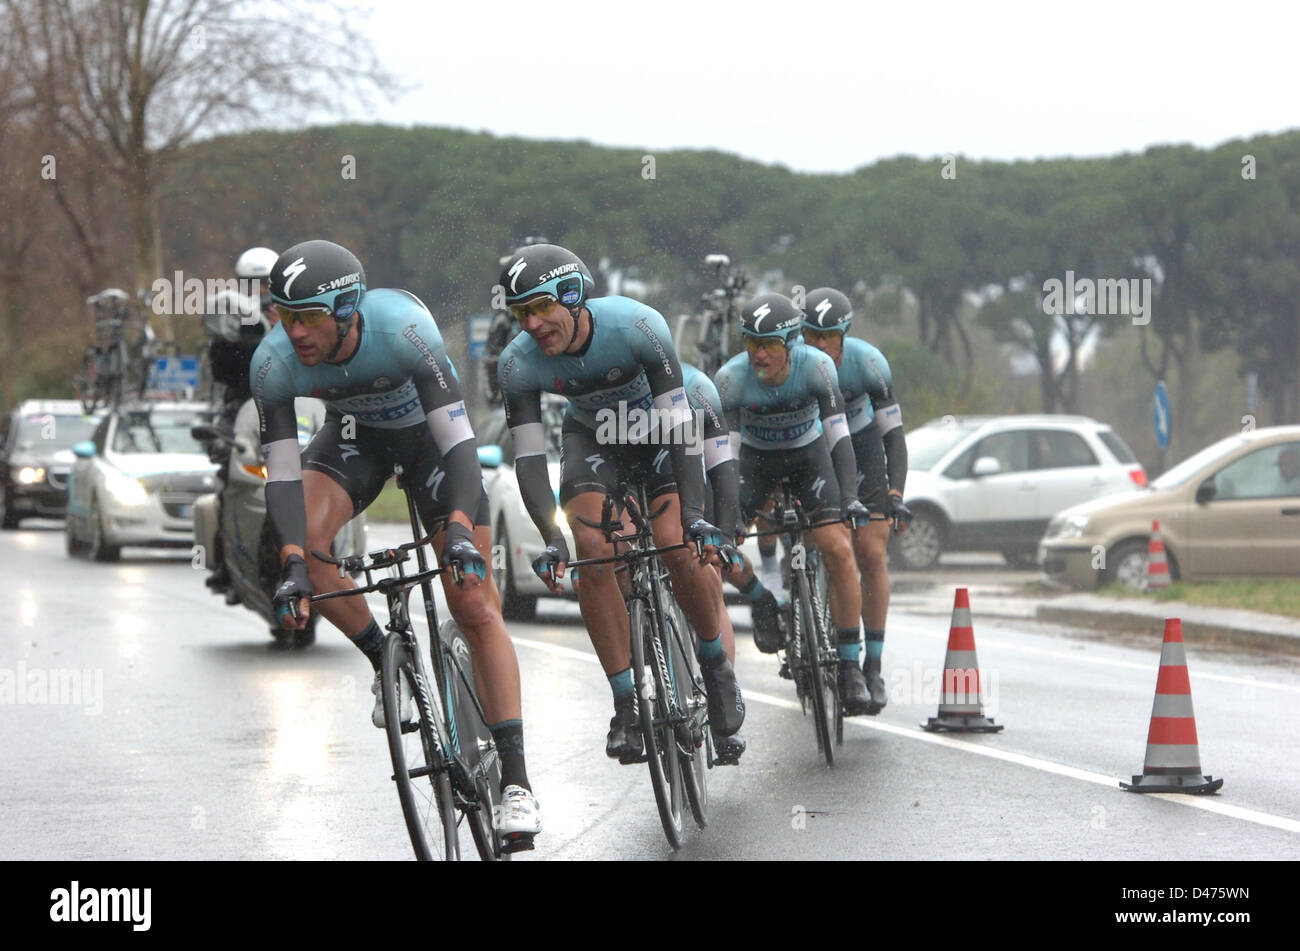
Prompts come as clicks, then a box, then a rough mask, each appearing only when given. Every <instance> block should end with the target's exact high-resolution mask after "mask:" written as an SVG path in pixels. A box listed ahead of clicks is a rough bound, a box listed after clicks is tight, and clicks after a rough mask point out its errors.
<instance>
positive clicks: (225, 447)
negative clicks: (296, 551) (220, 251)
mask: <svg viewBox="0 0 1300 951" xmlns="http://www.w3.org/2000/svg"><path fill="white" fill-rule="evenodd" d="M278 257H279V255H278V254H276V253H275V252H274V251H272V250H271V249H270V248H261V247H258V248H249V249H248V250H247V251H245V252H244V253H243V254H241V255H240V256H239V259H238V260H237V261H236V262H235V276H236V277H237V278H239V283H240V290H239V291H234V290H230V289H227V290H222V291H219V292H218V293H216V294H214V295H213V296H212V297H211V298H209V300H208V306H207V311H208V312H207V313H206V314H204V316H203V329H204V331H205V332H206V333H207V334H208V336H209V337H211V342H210V343H209V344H208V365H209V367H210V368H211V372H212V381H213V383H214V384H216V386H217V387H218V388H219V390H218V391H217V392H216V393H214V398H213V400H212V404H213V409H214V410H215V411H216V415H215V418H214V420H213V428H214V429H216V431H217V434H218V435H219V436H220V437H221V438H220V439H218V440H216V441H215V442H213V443H211V444H210V445H209V447H208V458H209V459H211V460H212V461H213V462H215V463H216V464H217V478H218V479H219V480H220V483H221V485H220V488H219V489H218V491H217V513H216V524H217V530H216V535H215V540H214V542H213V550H212V551H211V552H210V553H209V564H211V566H212V574H211V575H210V576H209V577H208V579H207V581H206V582H205V583H206V584H207V586H208V587H209V588H211V589H212V591H213V593H214V594H222V593H225V592H228V591H229V590H230V571H229V570H228V569H227V568H226V560H225V557H224V544H225V541H224V538H223V537H222V533H221V514H222V513H221V505H222V501H221V500H222V497H223V496H224V494H225V488H226V480H227V468H228V466H229V462H230V450H231V446H232V443H233V441H234V433H235V417H236V415H238V413H239V408H240V407H241V406H243V405H244V404H245V403H246V402H247V401H248V400H250V399H252V396H253V392H252V389H251V387H250V386H249V378H248V364H249V362H250V361H251V360H252V358H253V351H255V350H256V349H257V345H258V344H260V343H261V342H262V337H263V336H265V334H266V331H267V330H269V329H270V328H271V327H272V326H274V324H275V323H276V321H277V320H279V318H278V317H277V316H276V315H275V311H274V309H273V308H272V307H271V296H270V294H271V288H270V283H269V278H270V276H271V268H272V267H273V266H274V265H275V261H276V258H278ZM245 291H247V293H245ZM254 294H256V295H257V296H256V297H255V296H253V295H254ZM228 597H229V596H228Z"/></svg>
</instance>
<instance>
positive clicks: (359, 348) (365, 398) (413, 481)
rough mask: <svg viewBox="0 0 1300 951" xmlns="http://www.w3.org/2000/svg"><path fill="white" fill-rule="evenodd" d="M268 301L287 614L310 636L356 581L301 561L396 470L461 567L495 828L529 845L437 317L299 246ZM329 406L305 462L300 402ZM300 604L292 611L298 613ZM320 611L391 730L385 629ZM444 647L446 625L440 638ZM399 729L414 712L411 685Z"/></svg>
mask: <svg viewBox="0 0 1300 951" xmlns="http://www.w3.org/2000/svg"><path fill="white" fill-rule="evenodd" d="M270 284H271V300H272V303H273V305H274V307H275V309H276V312H277V314H278V315H279V318H280V322H279V323H278V324H277V325H276V326H275V327H273V328H272V329H271V330H270V331H269V332H268V333H267V334H266V336H265V337H264V338H263V339H262V342H261V344H260V345H259V346H258V348H257V350H256V351H255V352H254V354H253V360H252V364H251V367H250V370H251V373H252V381H253V398H254V399H255V400H256V402H257V412H258V416H259V419H260V424H261V434H262V451H263V453H264V454H265V457H266V467H267V481H266V511H267V515H268V517H269V518H270V520H271V523H272V525H273V526H274V528H275V531H276V533H277V536H278V538H279V540H280V543H281V546H282V547H281V549H280V557H281V562H282V571H283V575H282V577H283V582H282V584H281V585H280V587H279V589H278V590H277V591H276V594H275V605H276V611H277V614H279V616H280V617H281V623H282V624H283V625H284V626H285V627H287V628H290V629H301V628H302V627H304V626H305V625H306V623H307V619H308V615H309V614H310V612H311V603H310V601H309V600H308V599H309V598H310V597H311V595H312V594H313V593H316V592H327V591H337V590H340V589H344V588H354V587H356V586H355V585H354V584H353V583H352V579H351V578H340V577H339V576H338V574H337V572H336V571H335V570H334V567H333V566H332V565H329V564H326V563H325V562H322V561H320V560H319V559H317V558H314V557H313V558H311V559H310V562H308V560H307V552H309V551H312V550H317V551H328V550H329V547H330V543H331V540H332V539H333V538H334V536H335V534H337V532H338V530H339V528H341V527H342V525H343V523H344V522H346V521H348V520H349V519H351V518H353V517H354V516H355V515H357V514H359V513H360V512H361V511H363V510H364V509H365V508H366V506H368V505H369V504H370V503H371V502H373V501H374V500H375V498H376V497H377V496H378V495H379V492H380V490H381V489H383V487H384V483H385V482H386V481H387V480H388V477H389V476H390V475H392V473H393V468H394V465H395V464H400V465H401V466H402V468H403V471H404V472H405V474H406V477H407V478H408V479H409V480H410V482H409V484H410V486H411V487H412V489H411V491H412V494H413V496H414V498H415V503H416V508H417V509H418V510H419V513H420V521H421V522H422V523H423V525H424V528H425V531H427V532H433V531H434V530H435V528H436V527H437V526H439V525H442V524H444V523H445V528H438V530H437V534H436V535H435V536H434V539H433V544H434V549H435V551H436V550H438V548H439V546H441V561H442V564H444V565H447V564H451V563H457V564H459V565H460V568H461V570H462V572H463V577H462V580H461V582H460V583H459V584H457V583H456V582H453V581H452V580H451V575H450V573H448V574H444V575H443V576H442V583H443V591H444V593H445V594H446V597H447V608H448V610H449V611H450V612H451V616H452V617H453V618H454V619H455V620H456V622H457V623H458V624H459V625H460V627H461V630H463V631H464V633H465V636H466V639H467V640H468V641H469V644H470V650H471V651H472V654H473V658H474V679H475V681H476V684H477V687H478V695H479V699H480V701H481V702H482V705H483V712H484V713H485V714H486V716H487V720H488V724H489V726H490V728H491V730H492V737H493V739H494V740H495V742H496V745H497V749H498V751H499V753H500V760H501V793H502V804H501V805H500V806H497V807H496V809H497V815H496V822H497V830H498V832H499V833H500V834H501V835H502V836H503V838H504V839H505V840H506V844H507V850H508V851H518V850H519V849H528V848H532V840H533V836H535V835H537V834H538V833H539V832H541V816H540V813H539V811H538V807H537V800H536V799H535V798H534V796H533V793H532V787H531V785H530V783H529V781H528V771H527V769H526V767H525V763H524V738H523V717H522V713H521V709H522V708H521V705H520V698H519V664H518V661H517V660H516V658H515V651H514V645H513V644H512V643H511V641H510V636H509V635H508V634H507V633H506V628H505V622H504V621H503V620H502V619H501V600H500V597H499V595H498V594H497V590H496V586H495V585H494V583H493V581H492V576H491V575H490V574H488V573H487V560H486V559H487V554H488V551H489V548H490V546H491V530H490V528H489V519H488V507H487V494H486V492H484V490H483V474H482V470H481V469H480V467H479V462H478V455H477V452H476V442H475V439H474V432H473V430H472V429H471V428H470V425H469V420H468V418H467V416H466V414H465V402H464V400H463V398H462V397H461V391H460V384H459V381H458V380H457V377H456V370H455V368H454V367H453V366H452V364H451V361H450V360H449V359H448V357H447V353H446V351H445V350H444V349H443V345H442V335H441V334H440V333H439V331H438V326H437V324H435V323H434V320H433V315H432V314H430V313H429V310H428V308H426V307H425V306H424V304H423V303H422V302H421V301H420V299H419V298H418V297H416V296H415V295H414V294H411V293H409V292H408V291H403V290H392V289H386V288H375V289H371V290H367V288H366V276H365V271H364V270H363V269H362V267H361V262H360V261H358V260H357V259H356V257H355V256H354V255H353V254H352V253H351V252H350V251H348V250H347V249H346V248H343V247H340V246H339V245H337V244H333V243H331V242H329V241H305V242H303V243H301V244H297V245H294V246H293V247H291V248H290V249H289V250H287V251H285V252H284V253H283V254H281V255H280V256H279V258H278V259H277V260H276V262H275V266H274V267H273V268H272V270H271V278H270ZM296 396H315V397H319V398H320V399H323V400H324V401H325V405H326V407H327V415H326V419H325V424H324V426H322V427H321V429H320V430H319V431H318V432H317V433H316V435H315V436H314V437H313V438H312V441H311V443H310V445H308V447H307V448H306V449H305V450H303V451H302V453H301V456H300V455H299V449H298V429H297V420H296V415H295V413H294V404H293V401H294V397H296ZM295 609H296V611H295ZM317 610H319V611H320V612H321V614H322V615H323V616H324V617H325V618H326V619H328V620H329V621H330V622H331V623H333V624H334V626H335V627H337V628H338V629H339V630H341V631H342V632H343V633H344V634H345V635H347V637H348V638H349V639H350V640H351V641H352V643H353V644H354V645H355V646H356V647H357V648H358V649H359V650H360V651H361V652H362V653H363V654H365V655H366V658H367V659H368V660H369V661H370V664H371V666H372V667H373V668H374V671H375V680H374V683H373V685H372V687H371V690H372V691H373V692H374V694H375V707H374V711H373V712H372V714H371V719H372V722H373V723H374V725H375V726H377V727H383V726H384V725H385V720H384V708H383V702H382V699H381V697H382V691H381V690H380V672H379V671H380V665H381V663H382V659H383V645H384V635H383V632H382V631H381V630H380V628H379V625H378V624H377V623H376V622H375V619H374V617H373V615H371V613H370V609H369V608H368V607H367V606H366V604H365V601H364V600H363V599H361V598H337V599H334V600H330V601H323V602H320V603H319V604H318V605H317ZM430 636H431V637H437V636H438V632H437V631H431V632H430ZM401 705H402V708H403V719H404V720H405V719H410V718H413V716H414V713H413V710H412V704H411V698H410V696H409V695H408V694H406V692H405V690H404V691H403V696H402V698H401Z"/></svg>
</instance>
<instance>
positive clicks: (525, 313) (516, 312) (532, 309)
mask: <svg viewBox="0 0 1300 951" xmlns="http://www.w3.org/2000/svg"><path fill="white" fill-rule="evenodd" d="M555 303H556V300H555V298H554V297H535V298H533V299H532V300H530V301H527V302H525V303H522V304H511V305H510V307H509V310H510V316H511V317H513V318H514V319H515V320H526V319H527V318H528V317H529V315H530V314H538V313H541V312H542V311H544V310H549V309H550V308H551V306H552V305H553V304H555Z"/></svg>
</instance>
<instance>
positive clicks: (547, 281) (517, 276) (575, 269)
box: [500, 244, 596, 315]
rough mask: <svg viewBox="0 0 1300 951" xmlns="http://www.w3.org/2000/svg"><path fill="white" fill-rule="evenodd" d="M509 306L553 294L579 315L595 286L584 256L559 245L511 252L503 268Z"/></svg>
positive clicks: (536, 246)
mask: <svg viewBox="0 0 1300 951" xmlns="http://www.w3.org/2000/svg"><path fill="white" fill-rule="evenodd" d="M500 283H501V286H502V287H503V288H505V291H506V306H507V307H509V306H511V305H513V304H522V303H524V302H526V301H530V300H533V299H534V298H537V297H554V298H555V299H556V300H558V301H559V302H560V303H561V304H563V305H564V306H565V307H567V308H568V309H569V312H570V313H572V314H574V315H576V314H577V312H578V309H579V308H580V307H582V302H583V301H585V300H586V299H587V298H588V297H589V296H590V291H591V290H592V289H593V288H594V287H595V286H596V282H595V281H594V280H592V277H591V272H590V271H589V270H587V265H585V264H583V263H582V259H581V258H580V257H578V256H577V255H576V254H574V253H573V252H572V251H570V250H568V249H567V248H562V247H560V246H559V245H556V244H532V245H528V246H526V247H522V248H520V249H519V250H517V251H516V252H515V253H514V254H512V255H510V259H509V261H507V262H506V266H505V267H504V268H502V270H501V281H500Z"/></svg>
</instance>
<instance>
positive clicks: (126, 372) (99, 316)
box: [74, 287, 176, 414]
mask: <svg viewBox="0 0 1300 951" xmlns="http://www.w3.org/2000/svg"><path fill="white" fill-rule="evenodd" d="M140 301H141V304H142V306H143V307H144V309H145V311H146V312H147V310H148V304H149V298H148V295H143V294H142V295H141V298H140ZM86 303H87V304H88V305H89V306H90V310H91V319H92V320H93V322H94V328H95V340H94V343H93V344H91V345H90V346H89V347H87V348H86V351H85V353H84V354H82V358H81V368H80V369H79V370H78V372H77V375H76V377H75V379H74V385H75V387H76V392H77V399H78V400H80V402H81V408H82V410H84V411H85V412H86V413H87V414H90V413H93V412H95V411H96V410H98V409H103V408H105V407H114V406H119V405H121V403H122V402H123V400H124V399H125V398H126V397H127V396H131V397H133V398H135V399H141V398H143V397H144V394H145V391H146V389H147V388H148V385H149V376H150V371H151V369H152V367H153V363H154V359H155V357H157V356H160V355H162V354H163V352H164V351H165V350H166V351H169V352H174V351H175V350H176V347H175V345H174V344H169V345H164V344H162V343H161V342H160V341H159V340H158V338H157V336H156V335H155V334H154V332H153V328H152V327H150V326H149V321H148V318H147V317H143V316H142V317H141V319H140V328H139V330H138V331H137V332H136V334H135V339H134V341H131V340H130V339H129V338H130V333H129V327H130V324H131V313H132V304H131V297H130V295H129V294H127V293H126V291H124V290H121V289H119V288H116V287H110V288H108V289H106V290H103V291H100V292H99V293H98V294H95V295H94V296H92V297H87V298H86Z"/></svg>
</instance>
